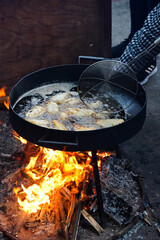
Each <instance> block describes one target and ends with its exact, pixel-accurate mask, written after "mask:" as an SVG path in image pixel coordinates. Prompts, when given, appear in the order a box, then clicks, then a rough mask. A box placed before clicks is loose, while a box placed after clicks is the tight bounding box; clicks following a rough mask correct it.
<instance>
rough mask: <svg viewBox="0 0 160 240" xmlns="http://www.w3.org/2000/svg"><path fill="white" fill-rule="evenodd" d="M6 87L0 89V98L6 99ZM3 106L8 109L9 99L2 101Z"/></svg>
mask: <svg viewBox="0 0 160 240" xmlns="http://www.w3.org/2000/svg"><path fill="white" fill-rule="evenodd" d="M5 90H6V86H3V87H2V88H1V89H0V97H6V92H5ZM4 105H5V107H6V108H7V109H9V97H7V99H6V100H5V101H4Z"/></svg>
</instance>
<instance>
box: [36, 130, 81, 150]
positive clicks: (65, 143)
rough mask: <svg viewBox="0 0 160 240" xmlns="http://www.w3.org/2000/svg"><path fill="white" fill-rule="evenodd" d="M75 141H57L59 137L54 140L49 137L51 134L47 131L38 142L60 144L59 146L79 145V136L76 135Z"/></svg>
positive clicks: (41, 143)
mask: <svg viewBox="0 0 160 240" xmlns="http://www.w3.org/2000/svg"><path fill="white" fill-rule="evenodd" d="M74 140H75V141H73V142H71V141H61V140H59V141H57V138H56V140H52V139H50V137H49V134H48V133H45V134H44V135H43V136H42V137H41V138H40V139H39V140H38V141H37V143H38V144H40V145H43V144H45V145H59V146H76V147H78V146H79V143H78V139H77V136H75V139H74Z"/></svg>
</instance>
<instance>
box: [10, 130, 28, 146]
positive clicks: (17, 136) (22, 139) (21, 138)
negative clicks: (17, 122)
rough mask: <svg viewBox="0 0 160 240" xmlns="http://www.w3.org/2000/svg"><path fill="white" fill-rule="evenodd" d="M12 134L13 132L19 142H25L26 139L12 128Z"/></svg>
mask: <svg viewBox="0 0 160 240" xmlns="http://www.w3.org/2000/svg"><path fill="white" fill-rule="evenodd" d="M12 134H13V136H14V137H15V138H16V139H18V140H19V141H20V142H21V143H23V144H26V143H27V140H26V139H24V138H23V137H21V136H19V135H18V133H17V132H16V131H14V130H12Z"/></svg>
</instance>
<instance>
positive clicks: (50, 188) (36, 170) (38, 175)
mask: <svg viewBox="0 0 160 240" xmlns="http://www.w3.org/2000/svg"><path fill="white" fill-rule="evenodd" d="M90 161H91V157H90V156H89V155H88V157H87V160H86V162H85V163H84V162H83V161H81V162H80V163H79V162H78V161H77V159H76V157H75V155H74V153H67V152H65V151H54V150H52V149H47V148H42V147H40V151H39V153H38V156H36V157H31V158H30V162H29V164H28V165H27V166H26V168H25V171H24V172H25V174H27V175H28V176H29V177H30V178H31V179H32V182H34V184H32V185H31V186H29V187H25V186H24V185H21V187H22V191H21V194H22V193H24V194H25V199H24V198H23V199H20V197H18V203H19V205H20V208H21V209H22V210H24V211H25V212H27V213H29V214H30V213H35V212H37V211H38V210H41V208H42V206H43V205H44V204H47V205H48V209H50V211H51V209H52V208H54V207H55V206H54V204H53V202H54V198H55V195H56V194H59V192H60V190H61V189H62V188H63V187H67V188H69V189H70V191H71V192H74V193H75V194H77V193H78V192H79V188H80V185H81V183H82V182H83V180H84V178H85V174H86V172H89V171H90V170H91V169H92V167H91V166H90V165H89V164H88V163H90ZM19 190H20V189H19V188H18V189H14V192H15V193H16V194H17V195H18V192H19Z"/></svg>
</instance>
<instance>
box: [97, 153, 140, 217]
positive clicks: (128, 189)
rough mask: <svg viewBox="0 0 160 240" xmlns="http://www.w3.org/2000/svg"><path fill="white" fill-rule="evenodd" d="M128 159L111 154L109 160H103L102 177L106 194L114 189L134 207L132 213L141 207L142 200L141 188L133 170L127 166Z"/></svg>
mask: <svg viewBox="0 0 160 240" xmlns="http://www.w3.org/2000/svg"><path fill="white" fill-rule="evenodd" d="M127 166H128V161H127V160H126V159H119V158H116V157H115V156H110V157H109V158H108V160H107V161H103V162H102V172H101V174H100V179H101V183H102V191H103V192H104V194H105V195H106V194H107V193H108V192H110V191H112V192H113V193H115V194H116V196H117V197H118V198H120V199H123V200H124V201H125V202H126V203H127V204H128V205H130V206H131V207H132V213H135V212H136V211H137V210H138V209H139V205H140V202H141V196H140V189H139V185H138V182H137V181H136V178H137V177H138V175H137V174H135V173H134V172H133V171H132V170H130V169H128V168H127Z"/></svg>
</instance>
